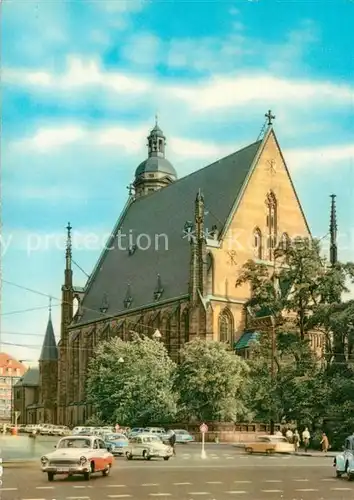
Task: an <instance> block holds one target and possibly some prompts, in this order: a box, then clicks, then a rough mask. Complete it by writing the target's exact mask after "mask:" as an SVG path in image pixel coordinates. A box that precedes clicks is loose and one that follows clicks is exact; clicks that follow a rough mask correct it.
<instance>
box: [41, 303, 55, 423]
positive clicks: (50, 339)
mask: <svg viewBox="0 0 354 500" xmlns="http://www.w3.org/2000/svg"><path fill="white" fill-rule="evenodd" d="M57 383H58V349H57V344H56V341H55V335H54V329H53V323H52V313H51V305H49V318H48V323H47V329H46V332H45V336H44V341H43V346H42V351H41V355H40V358H39V387H40V403H41V405H42V407H43V422H44V423H45V422H49V423H51V424H55V423H56V414H57V410H56V400H57Z"/></svg>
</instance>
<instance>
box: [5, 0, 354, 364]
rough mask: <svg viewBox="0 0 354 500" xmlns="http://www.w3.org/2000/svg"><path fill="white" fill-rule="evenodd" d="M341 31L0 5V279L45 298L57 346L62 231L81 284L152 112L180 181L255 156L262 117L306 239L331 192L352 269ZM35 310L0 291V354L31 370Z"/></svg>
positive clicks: (221, 17)
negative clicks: (0, 229) (224, 160)
mask: <svg viewBox="0 0 354 500" xmlns="http://www.w3.org/2000/svg"><path fill="white" fill-rule="evenodd" d="M353 23H354V3H353V2H351V1H341V0H335V1H328V0H327V1H319V0H318V1H312V2H305V1H298V2H289V1H281V0H278V1H272V0H268V1H266V0H259V1H246V0H244V1H239V2H224V1H221V0H220V1H218V2H202V1H194V2H185V1H179V0H176V1H175V2H168V1H163V0H162V1H155V0H151V1H150V2H139V1H135V0H130V1H124V0H122V1H116V0H101V1H100V0H97V1H88V0H76V1H75V0H72V1H70V2H67V1H60V0H57V1H54V2H51V1H48V2H34V1H31V0H28V1H27V2H23V1H20V0H18V1H17V0H13V1H10V0H3V2H2V32H1V36H2V43H1V50H2V82H3V92H2V148H1V160H2V194H3V225H4V233H3V241H2V243H3V254H4V257H3V266H4V279H5V280H7V281H10V282H13V283H16V284H18V285H21V286H23V287H27V288H31V289H35V290H38V291H39V292H41V293H43V294H44V295H46V294H48V295H52V296H53V297H54V299H53V318H54V323H55V330H56V335H57V336H58V335H59V310H58V304H59V302H58V300H55V299H59V298H60V286H61V283H62V279H63V257H64V252H63V243H64V240H63V238H64V237H65V226H66V224H67V222H68V221H69V220H70V221H71V223H72V225H73V226H74V230H75V232H74V233H75V234H74V246H75V248H74V252H75V255H74V258H75V260H76V262H77V263H78V264H79V265H80V267H82V268H83V269H84V270H85V272H86V273H87V274H89V273H90V272H91V270H92V267H93V265H94V263H95V261H96V259H97V256H98V255H99V253H100V245H101V244H102V243H104V237H105V235H107V234H108V233H109V232H110V230H111V229H112V227H113V225H114V223H115V221H116V219H117V217H118V215H119V213H120V211H121V208H122V207H123V205H124V203H125V201H126V198H127V194H128V193H127V189H126V186H127V185H128V184H129V182H130V181H131V180H132V177H133V173H134V170H135V168H136V167H137V165H138V164H139V163H140V161H142V160H143V159H144V158H145V157H146V135H147V133H148V131H149V128H151V126H152V125H153V123H154V115H155V114H156V113H158V115H159V122H160V125H161V127H162V128H163V130H164V132H165V134H166V136H167V138H168V144H167V148H168V149H167V157H168V158H169V159H170V161H172V163H173V164H174V166H175V167H176V169H177V171H178V174H179V176H183V175H185V174H187V173H189V172H191V171H193V170H195V169H197V168H200V167H202V166H204V165H206V164H208V163H211V162H212V161H214V160H215V159H217V158H218V157H222V156H224V155H226V154H229V153H231V152H233V151H235V150H236V149H237V148H239V147H241V146H243V145H247V144H248V143H251V142H254V141H255V140H256V139H257V136H258V134H259V132H260V130H261V128H262V125H263V120H264V113H265V111H267V110H268V109H269V108H271V109H272V110H273V111H274V112H275V114H276V116H277V118H276V122H275V130H276V133H277V136H278V138H279V141H280V144H281V147H282V149H283V152H284V155H285V158H286V160H287V163H288V166H289V169H290V172H291V174H292V177H293V180H294V182H295V185H296V188H297V191H298V194H299V196H300V199H301V201H302V204H303V207H304V209H305V212H306V215H307V217H308V221H309V223H310V226H311V228H312V231H313V234H314V235H315V236H320V237H322V236H324V235H325V234H326V233H327V231H328V212H329V194H331V193H332V192H335V193H336V194H337V195H338V217H339V225H340V227H339V229H340V239H339V242H340V255H341V257H342V258H343V259H348V260H349V259H350V258H352V256H353V252H354V229H353V228H354V201H353V200H354V197H353V194H354V83H353V82H354V49H353V47H354V32H353V29H352V27H353ZM88 233H90V234H95V235H97V240H96V241H94V240H93V239H91V240H90V241H91V244H90V248H89V249H88V248H86V249H84V248H83V246H84V245H83V240H84V239H85V241H86V243H87V234H88ZM86 246H87V245H86ZM29 248H32V250H31V251H30V250H29ZM75 279H76V283H77V284H79V285H83V284H84V282H85V275H84V274H83V273H82V272H80V271H79V270H78V269H75ZM44 295H40V294H34V293H31V292H28V291H25V290H23V289H20V288H18V287H15V286H13V285H9V284H7V283H3V309H2V330H3V333H2V342H3V343H4V344H5V343H8V344H18V345H17V346H13V345H4V346H3V349H4V350H6V351H7V352H9V353H11V354H13V355H15V356H17V357H19V358H21V359H27V360H32V361H33V360H36V359H37V358H38V354H39V350H40V345H41V343H42V340H43V334H44V330H45V326H46V322H47V315H48V313H47V310H46V308H47V303H48V300H47V298H46V297H45V296H44ZM32 308H33V309H34V310H33V311H30V312H21V313H15V312H16V311H20V310H21V311H22V310H24V309H32Z"/></svg>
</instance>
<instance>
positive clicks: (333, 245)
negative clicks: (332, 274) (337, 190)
mask: <svg viewBox="0 0 354 500" xmlns="http://www.w3.org/2000/svg"><path fill="white" fill-rule="evenodd" d="M330 198H331V217H330V224H329V234H330V239H331V242H330V248H329V260H330V263H331V265H332V266H334V265H335V264H336V263H337V261H338V248H337V229H338V226H337V211H336V195H335V194H331V195H330Z"/></svg>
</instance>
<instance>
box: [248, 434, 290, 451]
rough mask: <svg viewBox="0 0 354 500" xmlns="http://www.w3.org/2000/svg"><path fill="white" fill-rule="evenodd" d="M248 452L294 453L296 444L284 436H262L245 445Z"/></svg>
mask: <svg viewBox="0 0 354 500" xmlns="http://www.w3.org/2000/svg"><path fill="white" fill-rule="evenodd" d="M245 451H246V453H266V454H267V455H271V454H273V453H294V452H295V446H294V445H293V444H292V443H289V441H288V440H287V439H286V438H285V437H282V436H260V437H259V438H258V439H257V440H256V441H254V442H252V443H247V444H246V445H245Z"/></svg>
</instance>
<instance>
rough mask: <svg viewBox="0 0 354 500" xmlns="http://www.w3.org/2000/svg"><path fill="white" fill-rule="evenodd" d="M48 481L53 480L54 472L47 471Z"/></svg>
mask: <svg viewBox="0 0 354 500" xmlns="http://www.w3.org/2000/svg"><path fill="white" fill-rule="evenodd" d="M48 481H50V482H52V481H54V472H48Z"/></svg>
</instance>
